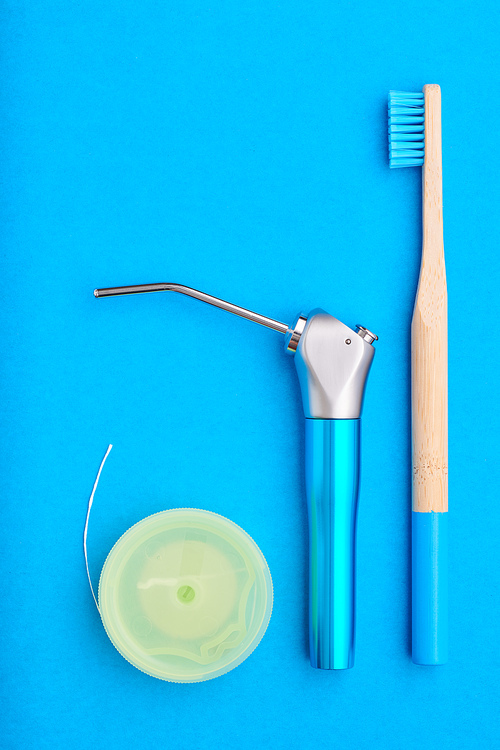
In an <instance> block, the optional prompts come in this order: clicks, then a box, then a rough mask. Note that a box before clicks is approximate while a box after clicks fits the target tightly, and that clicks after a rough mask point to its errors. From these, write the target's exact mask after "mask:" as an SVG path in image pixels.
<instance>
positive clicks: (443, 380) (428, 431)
mask: <svg viewBox="0 0 500 750" xmlns="http://www.w3.org/2000/svg"><path fill="white" fill-rule="evenodd" d="M424 97H425V161H424V166H423V171H422V208H423V247H422V265H421V269H420V278H419V283H418V291H417V296H416V299H415V309H414V312H413V320H412V325H411V373H412V443H413V510H414V511H417V512H424V513H425V512H427V513H428V512H435V513H443V512H446V511H447V510H448V353H447V350H448V329H447V291H446V270H445V263H444V245H443V189H442V166H441V90H440V88H439V86H437V85H436V84H430V85H427V86H425V87H424Z"/></svg>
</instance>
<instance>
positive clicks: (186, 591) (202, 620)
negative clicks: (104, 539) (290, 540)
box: [98, 508, 273, 682]
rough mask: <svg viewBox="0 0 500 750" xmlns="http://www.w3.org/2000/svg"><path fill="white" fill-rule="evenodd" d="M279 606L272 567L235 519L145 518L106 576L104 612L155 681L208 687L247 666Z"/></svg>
mask: <svg viewBox="0 0 500 750" xmlns="http://www.w3.org/2000/svg"><path fill="white" fill-rule="evenodd" d="M272 605H273V587H272V580H271V574H270V572H269V567H268V565H267V562H266V560H265V558H264V556H263V554H262V552H261V551H260V549H259V548H258V546H257V545H256V544H255V542H254V541H253V539H252V538H251V537H250V536H249V535H248V534H247V533H246V532H245V531H243V529H241V528H240V527H239V526H237V525H236V524H235V523H233V522H232V521H229V520H228V519H227V518H224V517H223V516H220V515H217V514H216V513H211V512H209V511H206V510H196V509H192V508H180V509H175V510H166V511H162V512H160V513H156V514H155V515H152V516H149V517H148V518H144V519H143V520H142V521H139V523H136V524H135V526H132V528H130V529H129V530H128V531H126V532H125V534H123V536H122V537H120V539H119V540H118V541H117V542H116V544H115V545H114V547H113V549H112V550H111V552H110V553H109V555H108V557H107V559H106V562H105V563H104V567H103V569H102V573H101V577H100V581H99V593H98V608H99V611H100V614H101V618H102V622H103V624H104V627H105V629H106V632H107V634H108V636H109V638H110V640H111V641H112V643H113V645H114V646H115V647H116V648H117V650H118V651H119V652H120V654H121V655H122V656H123V657H124V658H125V659H127V661H129V662H130V663H131V664H133V665H134V666H135V667H137V668H138V669H140V670H142V671H143V672H145V673H146V674H149V675H151V676H152V677H157V678H159V679H161V680H168V681H171V682H201V681H204V680H210V679H213V678H214V677H219V676H220V675H222V674H225V673H226V672H229V671H230V670H231V669H234V668H235V667H237V666H238V664H241V662H242V661H244V660H245V659H246V658H247V657H248V656H249V655H250V654H251V653H252V651H253V650H254V649H255V648H256V647H257V645H258V644H259V642H260V640H261V638H262V636H263V635H264V633H265V631H266V628H267V625H268V623H269V619H270V617H271V610H272Z"/></svg>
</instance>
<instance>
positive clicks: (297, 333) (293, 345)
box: [285, 315, 307, 354]
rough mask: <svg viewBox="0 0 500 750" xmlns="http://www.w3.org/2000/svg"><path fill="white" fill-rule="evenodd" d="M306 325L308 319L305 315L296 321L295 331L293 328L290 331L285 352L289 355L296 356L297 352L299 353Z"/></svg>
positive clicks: (287, 335)
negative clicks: (298, 348)
mask: <svg viewBox="0 0 500 750" xmlns="http://www.w3.org/2000/svg"><path fill="white" fill-rule="evenodd" d="M306 323H307V318H306V317H305V316H304V315H299V316H298V318H297V320H296V321H295V325H294V327H293V330H292V329H291V328H290V329H289V330H288V333H287V334H286V340H285V351H286V352H288V354H295V352H296V351H297V347H298V345H299V340H300V337H301V336H302V334H303V332H304V328H305V327H306Z"/></svg>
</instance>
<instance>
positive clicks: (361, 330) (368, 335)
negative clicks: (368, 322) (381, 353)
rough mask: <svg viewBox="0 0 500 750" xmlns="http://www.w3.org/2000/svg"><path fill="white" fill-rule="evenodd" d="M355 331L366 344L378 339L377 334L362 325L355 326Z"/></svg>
mask: <svg viewBox="0 0 500 750" xmlns="http://www.w3.org/2000/svg"><path fill="white" fill-rule="evenodd" d="M356 333H357V334H358V336H361V338H362V339H364V340H365V341H366V343H367V344H371V343H372V341H378V336H376V335H375V334H374V333H372V332H371V331H369V330H368V328H365V327H364V326H356Z"/></svg>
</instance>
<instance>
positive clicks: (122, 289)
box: [94, 283, 289, 334]
mask: <svg viewBox="0 0 500 750" xmlns="http://www.w3.org/2000/svg"><path fill="white" fill-rule="evenodd" d="M145 292H179V293H180V294H185V295H187V296H188V297H193V298H194V299H198V300H200V302H206V303H207V304H208V305H213V306H214V307H218V308H220V309H221V310H225V311H226V312H230V313H232V314H233V315H239V317H240V318H245V319H246V320H251V321H252V323H258V324H259V325H261V326H265V327H266V328H271V329H272V330H273V331H278V332H279V333H283V334H286V333H287V331H288V330H289V329H288V326H287V325H286V323H280V321H279V320H273V318H267V317H266V316H265V315H259V313H256V312H252V310H247V309H246V308H244V307H239V306H238V305H233V304H232V303H231V302H226V301H225V300H223V299H219V298H218V297H212V295H211V294H205V292H200V291H199V290H198V289H191V287H189V286H183V285H182V284H167V283H165V284H138V285H136V286H117V287H109V288H108V289H95V290H94V296H95V297H115V296H119V295H122V294H143V293H145Z"/></svg>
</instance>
